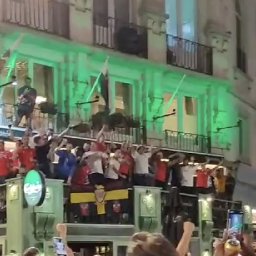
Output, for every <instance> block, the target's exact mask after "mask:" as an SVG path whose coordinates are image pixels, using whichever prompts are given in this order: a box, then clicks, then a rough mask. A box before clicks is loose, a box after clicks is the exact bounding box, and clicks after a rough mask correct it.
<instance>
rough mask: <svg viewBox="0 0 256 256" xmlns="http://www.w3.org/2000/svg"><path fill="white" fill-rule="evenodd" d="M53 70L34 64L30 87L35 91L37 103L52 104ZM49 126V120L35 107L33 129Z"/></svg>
mask: <svg viewBox="0 0 256 256" xmlns="http://www.w3.org/2000/svg"><path fill="white" fill-rule="evenodd" d="M53 76H54V70H53V68H52V67H50V66H45V65H42V64H38V63H34V70H33V80H32V87H34V88H35V89H36V90H37V99H38V100H40V101H37V103H40V102H42V101H47V102H49V103H54V77H53ZM48 126H49V119H48V115H47V114H42V113H41V112H40V110H39V109H38V106H36V107H35V111H34V118H33V127H34V128H35V129H39V128H46V127H48Z"/></svg>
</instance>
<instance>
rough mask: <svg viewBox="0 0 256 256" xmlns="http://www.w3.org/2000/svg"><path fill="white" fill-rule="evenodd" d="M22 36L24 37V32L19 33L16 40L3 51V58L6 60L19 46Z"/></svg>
mask: <svg viewBox="0 0 256 256" xmlns="http://www.w3.org/2000/svg"><path fill="white" fill-rule="evenodd" d="M23 37H24V34H21V35H20V36H19V37H18V38H17V40H16V41H15V42H14V43H13V44H12V46H11V47H10V48H9V49H8V50H6V51H5V52H4V54H3V55H2V58H3V59H6V60H8V59H9V58H10V57H11V55H12V53H13V52H14V51H15V50H16V49H17V48H18V47H19V45H20V43H21V41H22V40H23Z"/></svg>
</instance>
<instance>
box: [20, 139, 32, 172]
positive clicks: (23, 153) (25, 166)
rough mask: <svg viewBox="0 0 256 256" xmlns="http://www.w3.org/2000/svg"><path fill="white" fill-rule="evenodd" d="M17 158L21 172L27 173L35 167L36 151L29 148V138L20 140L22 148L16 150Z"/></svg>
mask: <svg viewBox="0 0 256 256" xmlns="http://www.w3.org/2000/svg"><path fill="white" fill-rule="evenodd" d="M18 157H19V160H20V167H21V169H22V172H24V173H27V172H28V171H30V170H32V169H34V168H35V167H36V151H35V149H34V148H31V147H30V146H29V137H27V136H24V137H23V138H22V147H21V148H20V149H19V150H18Z"/></svg>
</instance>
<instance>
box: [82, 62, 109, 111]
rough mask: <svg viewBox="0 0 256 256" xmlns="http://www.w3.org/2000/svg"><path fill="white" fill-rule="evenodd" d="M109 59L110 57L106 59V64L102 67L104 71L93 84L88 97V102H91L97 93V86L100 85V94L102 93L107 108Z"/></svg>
mask: <svg viewBox="0 0 256 256" xmlns="http://www.w3.org/2000/svg"><path fill="white" fill-rule="evenodd" d="M108 59H109V57H107V58H106V60H105V62H104V65H103V67H102V70H101V71H100V73H99V75H98V76H97V78H96V80H95V82H94V83H93V86H92V89H91V90H90V92H89V94H88V96H87V99H86V101H90V100H91V97H92V95H93V93H94V92H95V89H96V88H97V86H98V85H99V86H100V92H101V95H102V97H103V99H104V101H105V102H106V106H108V105H109V104H108V98H109V97H108V92H107V91H108V90H107V89H108V79H106V78H107V76H108Z"/></svg>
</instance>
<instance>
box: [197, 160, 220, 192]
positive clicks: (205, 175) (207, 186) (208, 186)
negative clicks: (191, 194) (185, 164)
mask: <svg viewBox="0 0 256 256" xmlns="http://www.w3.org/2000/svg"><path fill="white" fill-rule="evenodd" d="M207 162H208V161H207ZM221 164H222V161H221V162H219V164H218V165H217V166H215V167H214V168H212V169H210V168H206V163H204V164H202V165H201V169H199V170H197V176H196V188H197V192H198V193H200V194H210V193H214V191H213V190H214V187H213V182H212V176H213V175H214V172H215V171H216V170H217V169H218V168H219V166H220V165H221Z"/></svg>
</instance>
